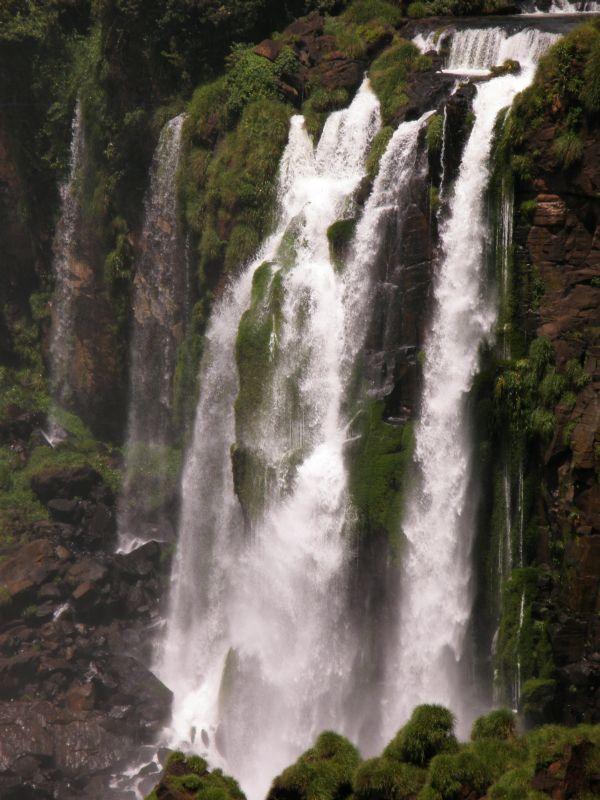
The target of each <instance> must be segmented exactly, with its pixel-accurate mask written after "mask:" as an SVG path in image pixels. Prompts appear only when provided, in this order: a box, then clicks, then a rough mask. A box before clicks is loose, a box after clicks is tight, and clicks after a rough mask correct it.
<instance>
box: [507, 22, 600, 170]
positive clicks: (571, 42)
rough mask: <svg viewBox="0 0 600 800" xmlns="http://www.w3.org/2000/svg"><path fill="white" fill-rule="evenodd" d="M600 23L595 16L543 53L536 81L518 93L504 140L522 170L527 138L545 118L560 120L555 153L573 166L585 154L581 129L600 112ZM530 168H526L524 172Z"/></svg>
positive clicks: (555, 121) (564, 164) (533, 149)
mask: <svg viewBox="0 0 600 800" xmlns="http://www.w3.org/2000/svg"><path fill="white" fill-rule="evenodd" d="M599 54H600V22H599V21H598V20H590V21H589V22H586V23H585V24H583V25H580V26H579V27H577V28H575V29H574V30H572V31H571V32H569V33H568V34H567V35H566V36H563V37H562V38H561V39H560V40H559V41H558V42H557V43H556V44H554V45H553V46H552V47H551V48H550V49H549V51H548V52H547V53H546V54H545V55H544V56H543V57H542V59H541V60H540V63H539V65H538V69H537V72H536V76H535V80H534V82H533V84H532V85H531V86H530V87H529V88H528V89H526V90H525V91H524V92H522V93H521V94H520V95H518V96H517V98H516V100H515V102H514V104H513V107H512V110H511V113H510V115H509V117H508V122H507V125H506V127H505V132H504V140H505V143H506V147H507V149H508V150H509V151H510V153H511V154H512V162H513V166H514V167H516V168H517V171H519V172H523V171H522V170H520V169H519V167H520V164H521V162H520V161H519V159H523V157H524V155H523V153H524V152H525V151H527V153H528V155H529V152H530V151H532V154H533V157H534V158H535V157H536V152H535V150H536V149H535V148H529V147H528V146H527V142H528V141H529V139H531V137H532V136H534V135H535V131H536V130H537V129H538V128H539V127H540V125H542V124H543V123H544V122H546V123H551V124H554V125H556V134H555V136H556V138H555V141H554V144H553V147H552V153H553V155H554V157H555V159H556V161H557V163H558V164H559V165H563V166H564V167H565V168H567V169H568V168H570V167H572V166H573V165H574V164H576V163H577V162H578V161H579V160H580V159H581V157H582V155H583V144H582V141H581V138H580V132H581V130H582V128H583V127H584V126H585V125H587V124H588V122H589V121H591V118H593V117H594V115H596V114H597V113H598V112H599V111H600V93H599V90H598V85H599V78H600V55H599ZM526 176H527V172H526V173H525V177H526Z"/></svg>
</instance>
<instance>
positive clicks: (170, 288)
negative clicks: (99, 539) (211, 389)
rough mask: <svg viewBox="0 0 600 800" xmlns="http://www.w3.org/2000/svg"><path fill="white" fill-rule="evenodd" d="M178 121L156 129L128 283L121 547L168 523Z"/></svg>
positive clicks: (180, 255) (182, 280)
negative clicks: (159, 507) (162, 515)
mask: <svg viewBox="0 0 600 800" xmlns="http://www.w3.org/2000/svg"><path fill="white" fill-rule="evenodd" d="M183 122H184V115H183V114H181V115H179V116H178V117H175V118H174V119H172V120H170V121H169V122H168V123H167V124H166V125H165V126H164V128H163V130H162V132H161V135H160V138H159V141H158V145H157V147H156V151H155V153H154V157H153V160H152V166H151V170H150V184H149V187H148V190H147V192H146V199H145V204H144V210H145V215H144V226H143V229H142V235H141V240H140V244H139V257H138V259H137V263H136V273H135V280H134V286H133V335H132V341H131V366H130V393H129V395H130V396H129V418H128V429H127V447H126V466H125V479H124V485H123V491H122V494H121V497H120V499H119V509H118V529H119V546H120V548H121V550H123V551H124V552H128V551H130V550H132V549H133V548H135V547H136V546H137V545H139V544H141V543H143V542H144V541H148V540H149V539H152V538H158V539H160V538H162V536H163V535H164V527H165V525H166V524H167V522H166V520H160V519H157V517H156V511H155V509H154V507H153V506H154V504H157V503H158V504H160V502H161V501H162V500H163V497H162V495H163V494H164V492H165V490H166V487H167V485H168V471H169V464H168V453H167V450H166V448H167V447H168V445H169V444H170V443H171V441H172V434H171V412H172V395H173V375H174V372H175V364H176V360H177V346H178V343H179V342H180V341H181V339H182V336H183V316H184V309H185V303H186V291H187V287H186V277H187V276H186V270H185V253H184V248H183V246H182V242H181V237H180V234H179V224H178V208H177V180H176V178H177V169H178V166H179V155H180V151H181V132H182V128H183ZM153 512H154V513H153ZM157 523H158V524H157Z"/></svg>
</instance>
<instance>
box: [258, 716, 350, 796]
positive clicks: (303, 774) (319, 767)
mask: <svg viewBox="0 0 600 800" xmlns="http://www.w3.org/2000/svg"><path fill="white" fill-rule="evenodd" d="M359 763H360V756H359V753H358V750H357V749H356V748H355V747H354V746H353V745H352V744H350V742H349V741H348V740H347V739H344V737H343V736H340V735H339V734H337V733H332V732H331V731H326V732H325V733H322V734H321V735H320V736H319V738H318V739H317V741H316V742H315V746H314V747H312V748H311V749H310V750H307V751H306V753H304V754H303V755H301V756H300V758H299V759H298V761H296V763H295V764H293V765H292V766H291V767H288V768H287V769H286V770H284V771H283V772H282V773H281V775H279V776H278V777H276V778H275V780H274V781H273V784H272V785H271V789H270V791H269V794H268V795H267V800H344V798H347V797H350V796H351V794H352V775H353V774H354V771H355V770H356V768H357V767H358V765H359Z"/></svg>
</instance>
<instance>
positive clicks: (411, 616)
mask: <svg viewBox="0 0 600 800" xmlns="http://www.w3.org/2000/svg"><path fill="white" fill-rule="evenodd" d="M494 30H496V29H494ZM498 30H499V29H498ZM494 35H496V34H494ZM498 38H499V39H500V40H501V41H500V46H499V47H494V50H493V52H494V53H497V54H499V56H498V55H493V56H486V57H484V56H483V55H482V53H483V52H484V51H485V52H487V51H488V50H490V48H489V47H488V44H489V41H490V31H489V30H486V31H479V32H474V31H464V32H461V33H459V34H456V37H455V39H454V40H453V43H452V53H451V57H450V63H451V65H452V66H453V67H458V66H459V65H460V68H461V69H467V70H472V69H473V68H474V67H484V66H485V67H488V66H490V65H491V63H492V62H496V61H497V59H498V57H500V59H503V58H515V59H516V60H519V62H520V63H521V66H522V71H521V73H520V74H517V75H505V76H502V77H499V78H495V79H493V80H490V81H489V82H487V83H485V84H481V85H479V86H478V87H477V95H476V97H475V101H474V105H473V112H474V117H475V120H474V125H473V128H472V131H471V134H470V136H469V139H468V141H467V144H466V146H465V150H464V153H463V158H462V164H461V167H460V172H459V176H458V178H457V180H456V183H455V185H454V191H453V194H452V197H451V199H450V208H449V215H448V219H447V221H446V222H445V223H444V224H443V226H442V231H441V245H442V260H441V265H440V270H439V274H438V276H437V280H436V285H435V311H434V318H433V323H432V327H431V332H430V335H429V341H428V343H427V346H426V361H425V368H424V389H423V400H422V409H421V417H420V420H419V423H418V426H417V430H416V453H415V460H416V463H417V467H418V472H419V477H418V478H417V479H416V481H415V485H414V487H413V489H412V491H411V494H410V496H409V498H408V502H407V509H406V513H405V516H404V522H403V533H404V535H405V537H406V549H405V555H404V565H403V566H404V569H403V578H402V581H403V582H402V592H401V604H400V609H399V618H400V633H399V648H398V653H397V656H396V658H395V659H394V660H393V663H391V664H390V665H389V666H390V670H389V686H390V688H389V690H388V691H389V692H390V696H389V699H388V715H389V720H390V721H389V724H390V725H391V726H392V730H393V726H395V725H396V724H397V720H398V719H399V718H402V717H406V716H407V715H408V714H409V712H410V710H411V709H412V708H413V707H414V706H415V705H416V704H418V703H420V702H440V703H443V704H445V705H448V706H450V707H451V708H452V709H453V710H454V711H455V712H457V713H458V715H459V722H460V728H461V729H463V730H464V729H465V728H466V726H467V725H468V723H469V721H470V719H469V718H470V717H471V716H472V711H473V710H472V709H469V703H468V701H467V700H466V699H465V698H464V697H463V696H462V693H461V689H460V678H459V661H460V659H461V656H462V654H463V645H464V641H465V636H466V631H467V626H468V623H469V619H470V615H471V603H472V596H471V574H472V569H471V558H470V549H471V542H472V536H473V527H474V526H473V520H472V518H471V514H470V511H469V507H468V504H467V489H468V485H469V481H470V478H471V469H472V456H471V442H470V433H469V425H468V414H467V405H466V401H467V394H468V391H469V389H470V387H471V382H472V379H473V377H474V375H475V373H476V371H477V368H478V351H479V347H480V345H481V344H482V342H483V341H484V340H485V339H487V338H489V337H490V336H491V334H492V330H493V325H494V322H495V317H496V312H495V308H494V304H493V302H491V300H490V298H489V297H488V294H487V293H486V292H485V290H484V278H485V257H484V254H485V243H486V237H487V235H488V231H487V226H486V216H485V192H486V188H487V184H488V179H489V175H490V150H491V141H492V133H493V128H494V124H495V121H496V117H497V115H498V113H499V112H500V111H501V109H503V108H504V107H506V106H507V105H509V104H510V103H511V102H512V100H513V98H514V96H515V95H516V94H517V93H518V92H520V91H522V90H523V89H524V88H525V87H526V86H527V85H528V84H529V83H530V82H531V80H532V79H533V74H534V68H535V61H536V59H537V57H538V56H539V54H540V53H541V52H543V50H544V49H545V48H546V47H548V46H549V45H550V44H551V42H552V41H553V38H554V37H552V36H551V35H549V34H543V33H540V32H537V31H532V30H528V31H523V32H521V33H518V34H516V35H515V36H512V37H506V36H505V35H504V34H503V33H502V32H499V33H498ZM483 42H486V43H488V44H486V45H485V48H484V47H482V46H481V43H483ZM461 43H462V44H461ZM463 44H464V45H465V46H464V47H463V46H462V45H463Z"/></svg>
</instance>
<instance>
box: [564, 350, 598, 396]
mask: <svg viewBox="0 0 600 800" xmlns="http://www.w3.org/2000/svg"><path fill="white" fill-rule="evenodd" d="M565 374H566V376H567V380H568V381H569V383H570V384H571V386H572V387H573V388H574V389H577V390H580V389H584V388H585V387H586V386H587V385H588V383H589V382H590V381H591V379H592V376H591V375H590V374H589V373H588V372H586V371H585V370H584V368H583V367H582V366H581V364H580V363H579V361H577V359H576V358H571V359H570V360H569V361H567V363H566V364H565Z"/></svg>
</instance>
